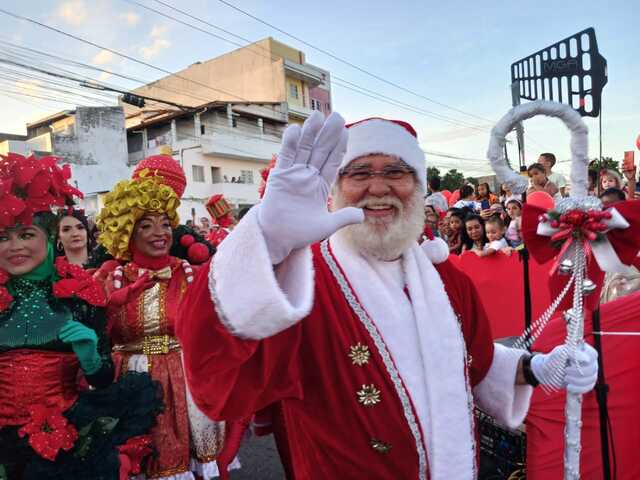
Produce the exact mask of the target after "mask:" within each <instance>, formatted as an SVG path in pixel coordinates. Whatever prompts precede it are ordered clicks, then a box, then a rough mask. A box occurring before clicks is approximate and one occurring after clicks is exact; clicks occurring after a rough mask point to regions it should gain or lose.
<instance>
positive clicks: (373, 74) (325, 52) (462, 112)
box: [154, 0, 495, 123]
mask: <svg viewBox="0 0 640 480" xmlns="http://www.w3.org/2000/svg"><path fill="white" fill-rule="evenodd" d="M154 1H156V2H158V3H163V2H161V1H160V0H154ZM218 1H219V2H220V3H223V4H224V5H226V6H228V7H230V8H233V9H234V10H236V11H238V12H240V13H242V14H244V15H246V16H248V17H250V18H252V19H254V20H256V21H257V22H260V23H262V24H263V25H266V26H268V27H269V28H272V29H274V30H276V31H278V32H280V33H282V34H283V35H286V36H288V37H289V38H293V39H294V40H296V41H298V42H300V43H302V44H304V45H306V46H307V47H309V48H312V49H314V50H316V51H318V52H320V53H323V54H325V55H327V56H329V57H331V58H333V59H334V60H337V61H338V62H340V63H343V64H345V65H348V66H349V67H351V68H354V69H356V70H358V71H359V72H361V73H364V74H365V75H368V76H370V77H372V78H375V79H376V80H379V81H381V82H383V83H386V84H387V85H390V86H392V87H395V88H397V89H399V90H402V91H404V92H406V93H409V94H411V95H414V96H416V97H418V98H422V99H423V100H426V101H428V102H431V103H434V104H436V105H439V106H441V107H444V108H447V109H449V110H453V111H455V112H458V113H461V114H463V115H467V116H469V117H474V118H477V119H479V120H483V121H488V122H491V123H495V120H491V119H488V118H485V117H481V116H479V115H475V114H473V113H469V112H466V111H464V110H461V109H459V108H456V107H452V106H451V105H447V104H446V103H443V102H439V101H437V100H434V99H432V98H430V97H427V96H425V95H422V94H420V93H417V92H414V91H413V90H410V89H408V88H406V87H403V86H402V85H399V84H397V83H395V82H392V81H390V80H387V79H385V78H383V77H381V76H379V75H376V74H375V73H372V72H370V71H368V70H366V69H364V68H362V67H359V66H358V65H355V64H353V63H352V62H350V61H348V60H345V59H343V58H340V57H338V56H337V55H335V54H333V53H331V52H329V51H327V50H325V49H323V48H320V47H317V46H315V45H313V44H311V43H309V42H307V41H305V40H303V39H301V38H300V37H297V36H295V35H293V34H291V33H289V32H287V31H285V30H283V29H281V28H279V27H276V26H275V25H273V24H271V23H269V22H267V21H265V20H262V19H261V18H258V17H256V16H255V15H253V14H251V13H249V12H247V11H246V10H243V9H241V8H240V7H237V6H235V5H233V4H232V3H230V2H228V1H226V0H218ZM165 5H166V4H165Z"/></svg>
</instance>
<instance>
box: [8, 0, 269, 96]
mask: <svg viewBox="0 0 640 480" xmlns="http://www.w3.org/2000/svg"><path fill="white" fill-rule="evenodd" d="M0 13H3V14H4V15H7V16H9V17H13V18H15V19H17V20H23V21H26V22H29V23H32V24H34V25H38V26H40V27H42V28H45V29H47V30H50V31H52V32H56V33H58V34H60V35H63V36H65V37H68V38H72V39H74V40H76V41H79V42H82V43H85V44H87V45H91V46H92V47H95V48H99V49H101V50H106V51H107V52H110V53H113V54H114V55H117V56H119V57H122V58H125V59H127V60H129V61H132V62H135V63H137V64H139V65H143V66H145V67H148V68H151V69H153V70H156V71H159V72H162V73H164V74H166V75H170V76H173V77H175V78H179V79H181V80H184V81H186V82H190V83H193V84H195V85H199V86H201V87H204V88H207V89H209V90H211V91H215V92H218V93H223V94H225V95H228V96H230V97H235V98H237V99H238V100H241V101H242V102H247V103H252V102H251V101H250V100H247V99H245V98H242V97H240V96H238V95H235V94H233V93H231V92H227V91H225V90H222V89H219V88H215V87H212V86H211V85H207V84H206V83H202V82H198V81H197V80H193V79H191V78H188V77H184V76H182V75H180V74H178V73H173V72H171V71H169V70H166V69H164V68H161V67H158V66H156V65H153V64H151V63H149V62H145V61H143V60H139V59H137V58H135V57H132V56H131V55H127V54H126V53H122V52H119V51H117V50H114V49H113V48H109V47H105V46H102V45H100V44H97V43H95V42H93V41H91V40H87V39H85V38H82V37H80V36H78V35H74V34H72V33H68V32H65V31H63V30H61V29H59V28H56V27H52V26H50V25H47V24H45V23H42V22H39V21H38V20H34V19H33V18H30V17H26V16H24V15H19V14H17V13H13V12H9V11H7V10H5V9H3V8H0ZM257 108H260V107H257Z"/></svg>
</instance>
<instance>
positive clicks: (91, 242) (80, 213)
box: [53, 207, 96, 257]
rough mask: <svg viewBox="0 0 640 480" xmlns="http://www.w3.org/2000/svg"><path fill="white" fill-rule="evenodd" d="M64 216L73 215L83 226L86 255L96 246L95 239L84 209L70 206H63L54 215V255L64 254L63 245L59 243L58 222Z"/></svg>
mask: <svg viewBox="0 0 640 480" xmlns="http://www.w3.org/2000/svg"><path fill="white" fill-rule="evenodd" d="M65 217H73V218H75V219H76V220H78V221H79V222H80V223H81V224H82V226H83V227H84V230H85V232H87V255H89V254H90V253H91V252H92V251H93V249H94V248H95V246H96V241H95V239H94V235H93V232H92V231H91V229H90V228H89V219H88V218H87V216H86V215H85V214H84V210H78V209H74V208H71V207H65V208H64V209H62V210H59V211H58V214H57V215H56V224H55V231H54V232H53V233H54V239H55V240H54V246H55V254H56V257H60V256H62V255H64V254H65V253H64V247H63V246H62V245H61V244H60V241H59V240H60V222H62V219H63V218H65Z"/></svg>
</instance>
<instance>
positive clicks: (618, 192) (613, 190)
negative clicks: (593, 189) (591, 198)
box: [599, 187, 627, 202]
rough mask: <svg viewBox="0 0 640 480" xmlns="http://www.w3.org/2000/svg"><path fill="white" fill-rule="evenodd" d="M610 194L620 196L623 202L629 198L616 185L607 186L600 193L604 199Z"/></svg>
mask: <svg viewBox="0 0 640 480" xmlns="http://www.w3.org/2000/svg"><path fill="white" fill-rule="evenodd" d="M608 196H614V197H618V200H619V201H621V202H624V201H625V200H626V199H627V197H626V196H625V194H624V192H623V191H622V190H620V189H619V188H615V187H611V188H607V189H606V190H605V191H604V192H602V193H601V194H600V197H599V198H600V199H602V197H608Z"/></svg>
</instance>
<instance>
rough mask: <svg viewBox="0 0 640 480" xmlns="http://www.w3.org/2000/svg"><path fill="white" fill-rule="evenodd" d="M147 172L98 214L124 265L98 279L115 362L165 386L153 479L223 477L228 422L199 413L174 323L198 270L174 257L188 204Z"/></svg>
mask: <svg viewBox="0 0 640 480" xmlns="http://www.w3.org/2000/svg"><path fill="white" fill-rule="evenodd" d="M155 173H157V172H151V171H149V170H147V169H142V170H140V171H138V172H137V173H136V178H133V179H131V180H125V181H122V182H120V183H118V184H117V185H116V186H115V187H114V189H113V190H112V191H111V192H110V193H108V194H107V195H106V197H105V205H104V208H103V209H102V211H101V212H100V215H99V216H98V220H97V224H98V227H99V228H100V231H101V233H100V243H101V244H103V245H104V246H105V247H106V249H107V251H108V252H109V253H110V254H111V255H112V256H113V257H114V258H115V259H116V260H117V261H110V262H108V263H106V264H104V265H103V267H102V268H101V269H100V271H99V272H98V276H99V277H100V278H102V279H104V282H105V288H106V289H107V291H108V292H109V294H110V295H109V305H108V307H107V312H108V316H109V329H110V334H111V338H112V341H113V343H114V359H115V360H116V362H117V363H120V364H121V368H122V370H124V371H126V370H133V371H138V372H149V373H150V375H151V377H152V378H153V379H154V380H157V381H159V382H160V383H161V384H162V387H163V391H164V397H163V398H164V403H165V410H164V412H163V413H162V414H161V415H160V416H159V417H158V423H157V425H156V427H154V429H153V430H152V431H151V435H152V439H153V446H154V448H155V449H156V451H157V455H156V456H155V457H154V458H153V459H152V460H151V461H149V462H148V463H147V466H146V470H145V475H146V478H153V479H157V478H165V479H175V480H186V479H192V478H194V475H193V474H194V472H195V473H197V474H198V475H200V476H201V477H203V478H205V479H209V478H212V477H215V476H217V475H218V469H217V466H216V463H215V459H216V456H217V454H218V453H219V451H220V450H221V448H222V445H223V442H224V423H219V422H213V421H211V420H209V419H208V418H207V417H205V416H204V414H203V413H201V412H200V410H198V408H197V407H196V406H195V404H194V403H193V401H192V400H191V397H190V394H189V392H188V391H187V388H186V383H185V378H184V373H183V369H182V360H181V351H180V344H179V343H178V340H177V339H176V338H175V333H174V325H175V323H176V320H177V315H178V305H179V304H180V302H181V301H182V299H183V297H184V295H185V292H186V291H187V290H188V288H189V284H190V282H191V281H192V279H193V275H194V270H193V269H194V267H192V266H191V265H190V264H189V263H188V262H187V261H186V260H180V259H178V258H175V257H172V256H170V255H169V249H170V247H171V240H172V228H175V227H176V226H177V225H178V215H177V212H176V211H177V208H178V206H179V204H180V201H179V199H178V197H177V195H176V193H175V191H174V189H173V188H171V187H170V186H168V185H166V184H164V183H163V178H162V177H160V176H156V175H155Z"/></svg>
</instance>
